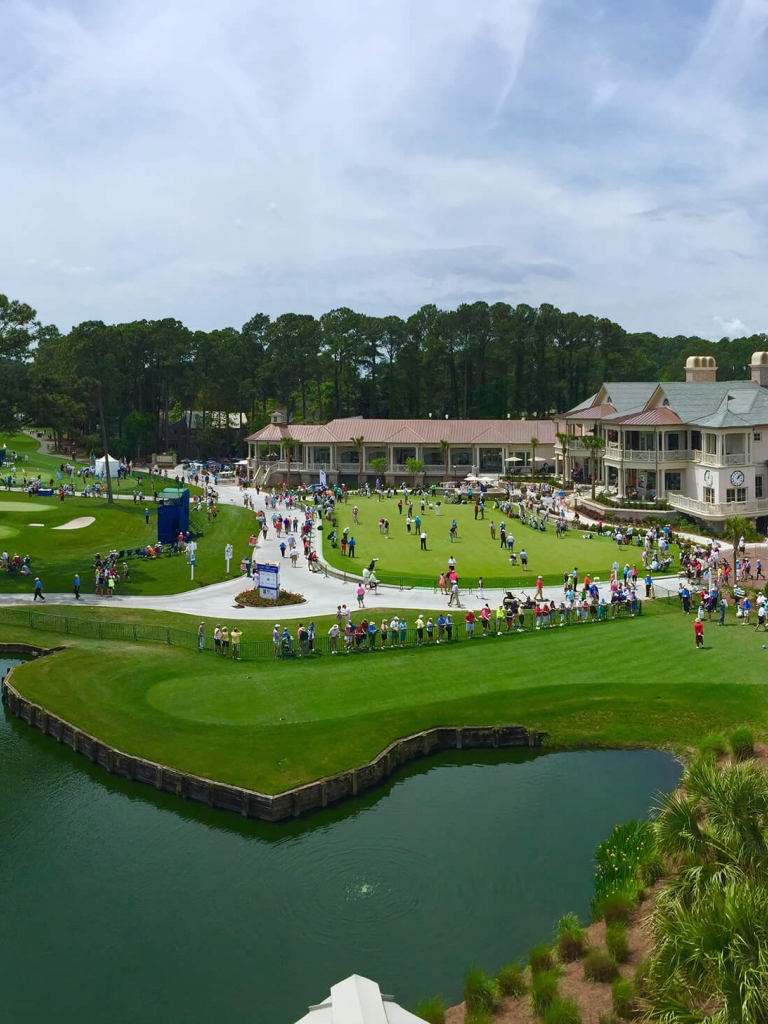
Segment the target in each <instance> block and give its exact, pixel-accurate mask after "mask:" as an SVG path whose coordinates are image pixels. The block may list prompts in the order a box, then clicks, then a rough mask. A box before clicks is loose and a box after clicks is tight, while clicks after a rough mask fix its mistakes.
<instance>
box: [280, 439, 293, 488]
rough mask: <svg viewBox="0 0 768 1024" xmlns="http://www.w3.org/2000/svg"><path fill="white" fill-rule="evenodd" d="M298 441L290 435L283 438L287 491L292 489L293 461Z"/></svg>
mask: <svg viewBox="0 0 768 1024" xmlns="http://www.w3.org/2000/svg"><path fill="white" fill-rule="evenodd" d="M295 444H296V441H295V440H294V439H293V438H292V437H291V436H290V435H288V434H286V436H285V437H284V438H283V450H284V452H285V489H286V491H290V489H291V460H292V458H293V446H294V445H295Z"/></svg>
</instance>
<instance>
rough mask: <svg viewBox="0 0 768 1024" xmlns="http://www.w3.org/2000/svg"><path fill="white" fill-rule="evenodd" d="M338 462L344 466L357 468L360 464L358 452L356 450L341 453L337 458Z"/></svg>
mask: <svg viewBox="0 0 768 1024" xmlns="http://www.w3.org/2000/svg"><path fill="white" fill-rule="evenodd" d="M339 462H341V463H342V464H343V465H345V466H348V465H355V466H357V465H358V464H359V462H360V452H359V451H358V450H357V449H356V448H355V449H354V450H353V451H347V452H342V453H341V456H340V458H339Z"/></svg>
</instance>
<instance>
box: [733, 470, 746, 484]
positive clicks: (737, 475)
mask: <svg viewBox="0 0 768 1024" xmlns="http://www.w3.org/2000/svg"><path fill="white" fill-rule="evenodd" d="M731 483H732V484H733V486H734V487H741V485H742V484H743V483H744V474H743V473H742V472H741V470H740V469H734V471H733V472H732V473H731Z"/></svg>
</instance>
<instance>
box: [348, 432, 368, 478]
mask: <svg viewBox="0 0 768 1024" xmlns="http://www.w3.org/2000/svg"><path fill="white" fill-rule="evenodd" d="M350 441H351V442H352V444H353V445H354V446H355V451H356V452H357V489H358V490H359V491H360V490H362V489H363V476H364V474H365V463H364V462H363V445H364V444H365V440H364V438H362V437H351V438H350Z"/></svg>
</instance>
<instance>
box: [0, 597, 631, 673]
mask: <svg viewBox="0 0 768 1024" xmlns="http://www.w3.org/2000/svg"><path fill="white" fill-rule="evenodd" d="M620 607H621V609H622V610H621V611H620V612H619V613H618V614H616V615H615V616H614V615H612V614H611V611H610V608H609V607H608V606H606V614H605V616H604V617H597V618H594V619H592V618H589V617H584V618H581V617H579V616H577V613H576V612H569V613H566V614H565V615H564V616H563V617H562V618H561V616H560V615H559V613H555V612H553V613H552V621H547V622H544V620H543V619H542V618H541V617H540V616H537V615H534V613H533V609H526V610H525V614H524V615H523V616H518V617H517V619H516V620H515V621H514V622H512V620H510V622H509V623H508V622H507V620H506V619H505V620H503V622H502V621H501V620H499V622H498V626H499V628H498V629H496V628H495V627H496V625H497V620H496V618H495V617H494V618H493V619H491V623H492V625H493V627H494V628H489V629H488V630H487V631H486V632H484V631H483V628H482V625H481V623H480V616H479V615H478V617H477V620H476V621H475V622H474V623H473V628H472V632H471V633H470V632H469V630H468V628H467V624H466V622H465V612H464V610H459V611H458V612H457V613H456V614H455V615H454V616H452V617H451V618H450V623H448V624H446V622H445V621H444V622H443V623H442V625H441V624H440V620H441V618H444V616H443V615H442V614H441V615H433V616H432V617H430V616H415V617H414V616H409V619H410V621H408V620H406V619H405V618H400V617H399V616H397V615H394V616H392V617H390V615H388V614H386V611H384V612H382V610H381V609H378V613H379V614H378V615H377V614H376V611H377V610H376V609H373V610H371V612H370V613H367V612H366V611H365V610H364V609H363V610H358V614H357V615H355V616H354V618H353V619H351V620H350V621H352V622H353V623H354V631H353V632H352V633H351V635H350V634H345V626H344V620H342V622H341V625H340V627H339V635H338V636H337V637H331V636H327V635H326V636H314V635H313V634H312V633H310V630H309V627H310V625H311V620H310V618H309V616H308V617H307V621H306V623H305V625H306V627H307V629H306V630H305V632H306V637H304V636H303V635H302V633H301V632H297V633H296V634H291V633H290V632H289V631H288V630H287V629H286V630H284V631H282V632H281V633H280V636H279V638H278V640H277V643H275V642H273V641H270V640H250V641H241V642H240V644H239V656H238V657H239V660H241V661H253V660H258V659H263V658H275V657H279V658H294V657H303V658H307V659H308V660H310V661H311V660H313V659H317V658H320V657H323V656H325V655H335V654H338V655H339V656H342V657H343V656H344V655H371V654H376V653H389V652H391V651H402V650H405V649H409V648H410V649H413V648H418V649H420V650H423V651H426V650H431V649H433V648H434V649H435V650H444V649H445V648H446V647H451V646H453V645H455V644H456V643H461V642H473V643H475V644H476V645H477V646H478V647H480V646H481V642H482V640H483V638H485V639H491V640H495V641H497V642H510V641H511V640H512V639H513V638H514V642H517V641H518V640H519V639H520V638H521V636H526V637H530V636H533V635H534V634H535V635H536V636H539V635H544V634H546V633H548V632H552V631H553V630H554V631H556V630H557V628H558V627H559V626H564V627H568V628H576V627H577V626H579V627H582V628H584V631H585V632H588V630H587V627H588V626H595V627H603V628H607V627H608V626H609V624H610V625H615V626H618V624H619V623H621V622H631V621H632V620H633V619H634V618H635V617H639V616H640V615H642V603H640V602H638V603H637V606H636V608H635V610H634V611H632V610H631V608H630V606H629V605H621V606H620ZM390 614H391V613H390ZM379 615H382V620H381V623H380V624H379V623H377V621H376V620H377V619H378V618H379ZM385 622H386V634H385V632H384V624H385ZM0 623H3V624H5V625H9V626H17V627H21V628H24V629H30V630H35V629H37V630H43V631H44V632H48V633H61V634H64V635H69V636H79V637H84V638H86V639H91V640H116V641H120V642H125V641H132V642H138V641H145V640H151V641H155V642H159V643H165V644H169V645H176V646H179V647H184V648H186V649H187V650H199V651H201V652H202V653H207V654H211V653H218V648H217V647H216V644H215V640H214V636H213V627H210V626H209V628H208V630H207V631H206V632H205V633H204V635H203V636H202V637H201V636H200V635H199V634H198V633H196V632H194V631H193V630H188V629H179V628H177V627H174V626H163V625H158V624H152V623H141V622H101V621H96V622H94V621H91V620H88V619H83V618H79V617H77V616H69V615H57V614H55V613H53V612H38V611H31V610H29V609H25V608H10V607H3V606H0ZM363 623H365V625H363ZM395 623H396V625H395ZM419 623H421V624H420V625H419ZM430 623H431V629H430ZM371 627H372V628H371ZM385 637H386V639H385Z"/></svg>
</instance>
